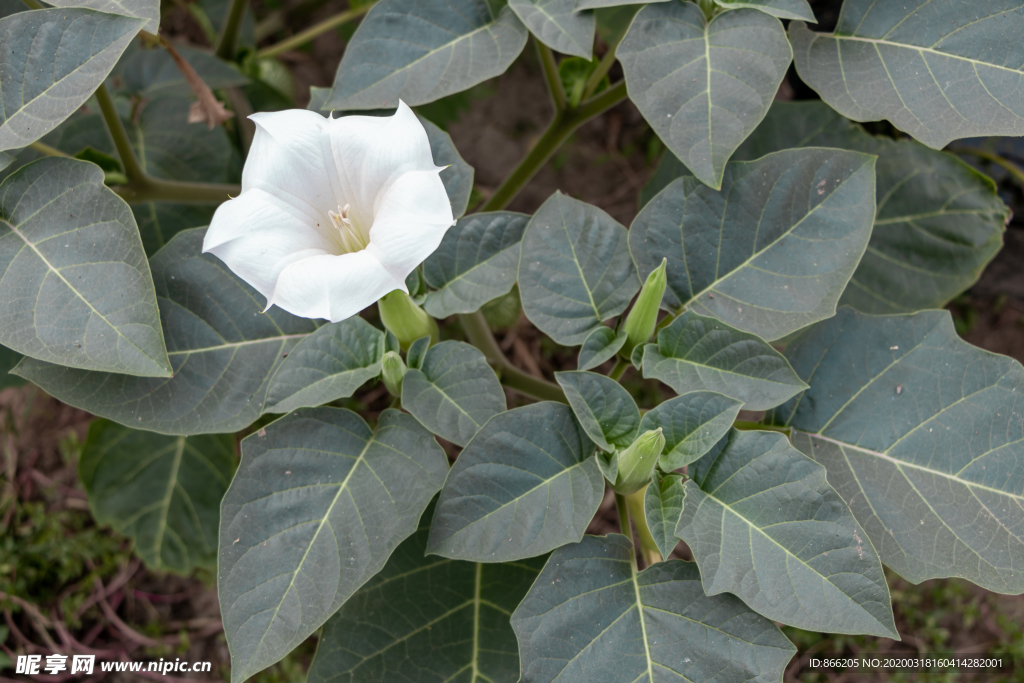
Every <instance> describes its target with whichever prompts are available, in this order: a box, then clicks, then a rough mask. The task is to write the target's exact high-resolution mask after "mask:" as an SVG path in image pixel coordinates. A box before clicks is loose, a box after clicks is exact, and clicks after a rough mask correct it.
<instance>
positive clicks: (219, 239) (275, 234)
mask: <svg viewBox="0 0 1024 683" xmlns="http://www.w3.org/2000/svg"><path fill="white" fill-rule="evenodd" d="M335 248H336V247H334V245H332V244H331V242H330V241H329V240H328V239H327V238H326V237H325V235H324V233H322V232H321V231H320V230H319V229H318V228H317V227H316V226H315V225H310V224H309V223H308V222H307V220H306V219H305V218H303V217H301V216H298V215H296V212H295V210H294V208H293V207H292V206H291V205H289V204H286V203H284V202H283V201H281V200H280V199H277V198H276V197H274V196H272V195H270V194H268V193H266V192H264V191H263V190H249V191H248V192H243V193H242V194H241V195H239V196H238V197H236V198H234V199H232V200H230V201H227V202H225V203H223V204H221V205H220V206H219V207H217V212H216V213H214V214H213V220H212V221H210V227H209V228H208V229H207V230H206V237H205V238H204V239H203V252H204V253H205V252H211V253H213V254H215V255H216V256H217V258H219V259H220V260H221V261H223V262H224V263H226V264H227V266H228V268H230V269H231V270H232V272H234V273H235V275H237V276H238V277H240V278H242V279H243V280H245V281H246V282H248V283H249V284H250V285H251V286H252V287H253V288H254V289H255V290H256V291H258V292H259V293H260V294H262V295H263V296H265V297H267V298H268V299H269V298H270V295H271V293H273V291H274V287H275V285H276V284H277V278H278V276H279V275H280V274H281V271H282V270H284V268H285V267H286V266H288V264H290V263H293V262H294V261H296V260H299V259H304V258H307V257H309V256H314V255H319V254H326V253H330V252H331V251H333V250H334V249H335Z"/></svg>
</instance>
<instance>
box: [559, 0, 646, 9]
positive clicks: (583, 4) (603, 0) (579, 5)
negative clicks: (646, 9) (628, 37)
mask: <svg viewBox="0 0 1024 683" xmlns="http://www.w3.org/2000/svg"><path fill="white" fill-rule="evenodd" d="M650 1H651V2H665V0H650ZM647 3H648V0H576V9H578V10H583V9H601V8H605V7H614V8H617V7H621V6H625V5H646V4H647Z"/></svg>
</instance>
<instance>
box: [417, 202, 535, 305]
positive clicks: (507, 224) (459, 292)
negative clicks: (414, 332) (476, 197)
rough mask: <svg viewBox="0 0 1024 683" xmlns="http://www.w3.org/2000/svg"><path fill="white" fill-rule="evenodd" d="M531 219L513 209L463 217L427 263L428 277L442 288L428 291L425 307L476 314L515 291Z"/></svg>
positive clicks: (432, 285) (429, 280) (436, 287)
mask: <svg viewBox="0 0 1024 683" xmlns="http://www.w3.org/2000/svg"><path fill="white" fill-rule="evenodd" d="M529 221H530V217H529V216H527V215H525V214H521V213H511V212H508V211H496V212H493V213H475V214H472V215H471V216H464V217H462V218H460V219H459V220H458V222H457V223H455V226H454V227H452V228H449V229H448V231H447V232H446V233H445V234H444V238H443V239H442V240H441V244H440V246H438V248H437V250H436V251H435V252H434V253H433V254H431V255H430V256H428V257H427V260H426V261H424V262H423V277H424V279H425V280H426V281H427V284H428V285H430V286H431V287H433V288H434V289H436V290H438V291H436V292H430V293H428V294H427V298H426V300H424V302H423V308H424V310H426V312H427V313H429V314H430V315H432V316H433V317H435V318H447V317H448V316H449V315H453V314H455V313H473V312H475V311H477V310H479V308H480V307H481V306H483V305H484V304H485V303H487V302H488V301H493V300H494V299H497V298H498V297H500V296H502V295H504V294H507V293H508V292H509V291H511V289H512V286H513V285H515V283H516V274H517V270H518V269H519V244H520V242H522V239H523V231H525V230H526V224H527V223H528V222H529Z"/></svg>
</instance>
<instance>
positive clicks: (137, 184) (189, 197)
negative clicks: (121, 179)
mask: <svg viewBox="0 0 1024 683" xmlns="http://www.w3.org/2000/svg"><path fill="white" fill-rule="evenodd" d="M111 189H112V190H114V192H116V193H117V194H118V195H119V196H120V197H121V199H123V200H125V201H126V202H128V203H129V204H145V203H146V202H175V203H177V204H220V203H221V202H226V201H227V200H229V199H231V197H237V196H238V195H239V194H241V192H242V188H241V186H239V185H217V184H212V183H182V182H177V181H174V180H157V179H156V178H151V177H149V176H146V177H145V178H143V179H142V180H141V181H134V180H132V179H131V177H130V176H129V180H128V184H127V185H121V186H120V187H114V188H111Z"/></svg>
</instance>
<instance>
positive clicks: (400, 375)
mask: <svg viewBox="0 0 1024 683" xmlns="http://www.w3.org/2000/svg"><path fill="white" fill-rule="evenodd" d="M380 370H381V372H380V374H381V379H383V380H384V386H386V387H387V388H388V393H390V394H391V395H392V396H397V397H399V398H401V396H402V380H403V379H405V373H406V372H408V370H409V369H408V368H407V367H405V362H404V361H403V360H402V357H401V356H399V355H398V354H397V353H395V352H394V351H388V352H387V353H385V354H384V357H383V358H381V359H380Z"/></svg>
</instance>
